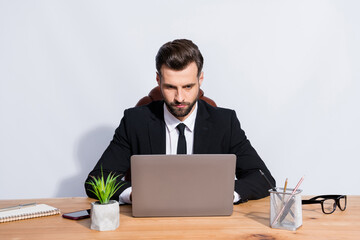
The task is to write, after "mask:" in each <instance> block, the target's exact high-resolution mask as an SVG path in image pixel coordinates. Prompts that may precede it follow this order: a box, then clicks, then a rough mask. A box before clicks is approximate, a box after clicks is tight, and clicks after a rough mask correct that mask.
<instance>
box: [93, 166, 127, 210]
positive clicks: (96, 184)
mask: <svg viewBox="0 0 360 240" xmlns="http://www.w3.org/2000/svg"><path fill="white" fill-rule="evenodd" d="M90 177H91V178H92V179H91V180H89V181H87V182H86V183H87V184H89V185H90V186H91V187H92V189H89V191H91V192H92V193H94V194H95V196H96V197H97V199H98V200H99V202H100V204H107V203H109V201H110V199H111V197H112V196H113V195H114V194H115V193H116V191H117V190H119V188H120V187H121V186H122V185H123V184H121V185H120V182H116V179H117V178H119V177H120V175H117V176H115V174H114V173H110V174H109V175H108V176H107V178H106V181H105V178H104V173H103V170H102V168H101V177H100V176H99V177H94V176H90Z"/></svg>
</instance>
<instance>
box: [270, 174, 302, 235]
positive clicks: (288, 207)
mask: <svg viewBox="0 0 360 240" xmlns="http://www.w3.org/2000/svg"><path fill="white" fill-rule="evenodd" d="M303 180H304V177H302V178H301V179H300V181H299V182H298V184H297V185H296V187H295V188H294V189H288V190H289V192H287V191H286V192H284V189H281V188H278V189H276V190H277V191H273V190H270V191H269V192H270V207H271V209H270V226H271V227H272V228H281V229H286V230H296V229H297V228H298V227H300V226H301V225H302V208H301V192H302V190H300V189H299V187H300V185H301V183H302V181H303ZM279 190H280V191H279ZM290 191H291V193H290ZM280 192H282V194H283V199H282V200H281V201H279V200H278V198H275V195H279V193H280ZM290 211H292V212H293V213H294V215H291V214H290V215H289V212H290Z"/></svg>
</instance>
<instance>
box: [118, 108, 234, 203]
mask: <svg viewBox="0 0 360 240" xmlns="http://www.w3.org/2000/svg"><path fill="white" fill-rule="evenodd" d="M194 107H195V109H194V111H193V112H192V113H191V114H190V115H189V116H188V117H187V118H186V119H185V120H184V121H183V122H181V121H180V120H179V119H177V118H176V117H174V116H173V115H172V114H171V113H170V112H169V110H168V109H167V107H166V104H165V103H164V121H165V125H166V133H165V134H166V154H167V155H171V154H174V155H176V154H177V144H178V139H179V130H178V129H177V128H176V126H177V125H178V124H179V123H184V124H185V126H186V127H185V131H184V132H185V139H186V152H187V154H192V153H193V145H194V144H193V143H194V127H195V120H196V114H197V110H198V104H197V102H196V103H195V106H194ZM235 179H236V177H235ZM131 191H132V188H131V187H128V188H127V189H125V190H124V191H123V192H122V193H121V194H120V196H119V202H120V203H129V204H130V203H131V201H130V194H131ZM239 200H240V195H239V194H238V193H236V192H235V191H234V202H237V201H239Z"/></svg>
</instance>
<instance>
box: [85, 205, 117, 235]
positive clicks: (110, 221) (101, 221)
mask: <svg viewBox="0 0 360 240" xmlns="http://www.w3.org/2000/svg"><path fill="white" fill-rule="evenodd" d="M119 224H120V207H119V203H118V202H117V201H115V200H110V202H109V203H107V204H100V203H99V202H93V203H91V226H90V228H91V229H93V230H98V231H111V230H115V229H117V228H118V227H119Z"/></svg>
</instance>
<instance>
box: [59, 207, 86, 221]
mask: <svg viewBox="0 0 360 240" xmlns="http://www.w3.org/2000/svg"><path fill="white" fill-rule="evenodd" d="M62 216H63V217H64V218H68V219H72V220H80V219H84V218H89V217H90V209H87V210H81V211H76V212H70V213H64V214H63V215H62Z"/></svg>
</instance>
